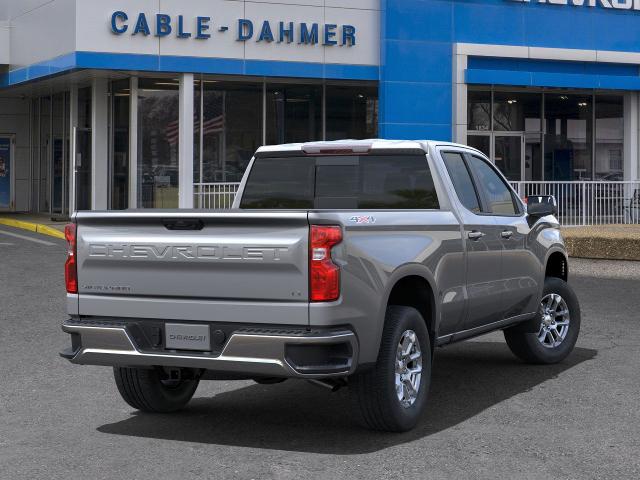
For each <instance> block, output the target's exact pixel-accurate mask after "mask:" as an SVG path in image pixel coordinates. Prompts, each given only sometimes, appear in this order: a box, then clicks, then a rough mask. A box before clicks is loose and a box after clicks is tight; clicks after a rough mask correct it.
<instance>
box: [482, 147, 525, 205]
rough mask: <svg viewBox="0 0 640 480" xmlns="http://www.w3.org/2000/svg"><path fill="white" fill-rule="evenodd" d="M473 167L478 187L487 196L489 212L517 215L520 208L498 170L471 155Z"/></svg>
mask: <svg viewBox="0 0 640 480" xmlns="http://www.w3.org/2000/svg"><path fill="white" fill-rule="evenodd" d="M471 168H473V170H474V172H475V174H476V176H477V178H478V182H479V185H478V188H480V189H481V190H482V192H483V194H484V196H485V199H486V201H487V203H488V205H487V207H488V209H489V212H490V213H493V214H495V215H516V214H517V213H518V210H519V209H518V208H516V204H515V202H514V199H513V194H512V192H511V190H510V189H509V187H508V186H507V184H506V183H505V182H504V181H503V180H502V178H500V176H499V175H498V174H497V173H496V171H495V170H494V169H493V168H492V167H491V166H490V165H489V164H488V163H487V162H486V161H484V160H483V159H481V158H479V157H476V156H471Z"/></svg>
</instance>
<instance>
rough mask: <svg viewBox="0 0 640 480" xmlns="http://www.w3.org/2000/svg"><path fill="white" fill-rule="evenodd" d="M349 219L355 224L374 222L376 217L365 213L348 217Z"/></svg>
mask: <svg viewBox="0 0 640 480" xmlns="http://www.w3.org/2000/svg"><path fill="white" fill-rule="evenodd" d="M349 221H350V222H353V223H357V224H368V223H376V217H373V216H371V215H365V216H360V215H354V216H353V217H351V218H350V219H349Z"/></svg>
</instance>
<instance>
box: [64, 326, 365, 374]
mask: <svg viewBox="0 0 640 480" xmlns="http://www.w3.org/2000/svg"><path fill="white" fill-rule="evenodd" d="M62 330H63V331H64V332H66V333H68V334H70V335H71V336H72V346H71V348H70V349H68V350H66V351H64V352H62V353H61V356H62V357H64V358H66V359H68V360H69V361H70V362H71V363H75V364H79V365H103V366H127V367H150V366H163V367H181V368H196V369H204V370H209V371H213V372H220V373H229V374H235V375H246V376H256V377H292V378H327V377H340V376H346V375H350V374H352V373H353V372H354V371H355V369H356V366H357V358H358V350H359V349H358V341H357V338H356V335H355V334H354V333H353V332H352V331H351V330H348V329H344V328H340V329H325V330H317V331H308V330H299V331H295V330H291V331H286V330H284V331H283V330H278V329H263V328H260V329H255V328H239V329H238V330H236V331H235V332H234V333H232V334H231V335H230V337H229V339H228V341H227V342H226V344H225V345H224V347H223V348H222V349H221V351H220V352H219V353H218V354H215V353H199V352H187V351H169V352H167V351H153V352H152V351H146V350H142V349H140V348H139V347H138V346H137V345H136V342H135V340H134V339H133V335H131V332H130V331H129V330H128V328H127V326H126V324H125V323H120V324H114V325H109V324H104V325H102V324H100V323H99V322H91V323H87V324H83V323H82V322H80V321H75V320H69V321H67V322H64V323H63V324H62Z"/></svg>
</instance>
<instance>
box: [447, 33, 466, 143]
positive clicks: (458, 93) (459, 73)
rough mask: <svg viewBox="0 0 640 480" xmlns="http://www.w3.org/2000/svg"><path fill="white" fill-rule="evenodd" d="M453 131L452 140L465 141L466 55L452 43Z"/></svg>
mask: <svg viewBox="0 0 640 480" xmlns="http://www.w3.org/2000/svg"><path fill="white" fill-rule="evenodd" d="M452 63H453V72H452V74H453V82H452V83H453V95H452V98H453V110H452V112H453V122H452V123H453V132H452V137H451V138H452V139H453V141H454V142H457V143H462V144H465V145H466V143H467V84H466V80H465V78H464V74H465V71H466V69H467V55H464V54H462V53H460V52H459V51H458V45H457V44H455V43H454V44H453V62H452Z"/></svg>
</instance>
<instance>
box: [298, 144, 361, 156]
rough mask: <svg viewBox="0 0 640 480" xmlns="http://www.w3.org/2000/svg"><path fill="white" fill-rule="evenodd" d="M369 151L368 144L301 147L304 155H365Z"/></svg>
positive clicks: (309, 145)
mask: <svg viewBox="0 0 640 480" xmlns="http://www.w3.org/2000/svg"><path fill="white" fill-rule="evenodd" d="M370 151H371V144H370V143H352V144H349V143H308V144H306V145H303V146H302V152H303V153H304V154H306V155H366V154H367V153H369V152H370Z"/></svg>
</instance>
